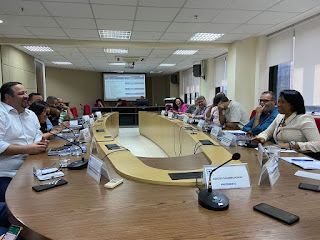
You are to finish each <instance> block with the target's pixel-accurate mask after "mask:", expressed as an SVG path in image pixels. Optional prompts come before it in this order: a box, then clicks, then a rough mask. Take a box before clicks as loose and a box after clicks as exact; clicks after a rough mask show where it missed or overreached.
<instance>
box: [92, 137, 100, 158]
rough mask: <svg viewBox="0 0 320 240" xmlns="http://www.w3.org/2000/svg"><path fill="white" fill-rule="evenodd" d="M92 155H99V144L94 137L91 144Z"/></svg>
mask: <svg viewBox="0 0 320 240" xmlns="http://www.w3.org/2000/svg"><path fill="white" fill-rule="evenodd" d="M92 153H99V149H98V144H97V141H96V139H95V137H94V136H92V139H91V144H90V155H91V154H92Z"/></svg>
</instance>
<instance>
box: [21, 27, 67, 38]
mask: <svg viewBox="0 0 320 240" xmlns="http://www.w3.org/2000/svg"><path fill="white" fill-rule="evenodd" d="M27 29H28V30H29V31H30V32H32V33H33V34H34V35H41V36H52V37H54V36H62V37H64V36H66V34H65V33H64V32H63V31H62V29H61V28H36V27H27Z"/></svg>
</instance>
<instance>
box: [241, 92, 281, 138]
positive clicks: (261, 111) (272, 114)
mask: <svg viewBox="0 0 320 240" xmlns="http://www.w3.org/2000/svg"><path fill="white" fill-rule="evenodd" d="M275 105H276V95H275V94H274V93H273V92H271V91H265V92H263V93H262V94H261V96H260V99H259V106H258V107H257V108H256V115H255V117H254V118H252V119H251V121H250V122H249V123H247V125H245V126H244V127H243V129H242V130H243V131H245V132H248V133H249V134H252V135H253V136H256V135H258V134H259V133H261V132H262V131H264V130H266V129H267V128H268V127H269V125H270V124H271V123H272V122H273V120H274V119H275V118H276V117H277V115H278V113H279V112H278V109H277V108H276V107H275ZM271 141H272V140H271Z"/></svg>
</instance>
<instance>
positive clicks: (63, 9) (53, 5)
mask: <svg viewBox="0 0 320 240" xmlns="http://www.w3.org/2000/svg"><path fill="white" fill-rule="evenodd" d="M43 4H44V5H45V7H46V8H47V9H48V11H49V12H50V13H51V15H52V16H54V17H83V18H93V16H92V12H91V8H90V5H89V4H83V3H63V2H43Z"/></svg>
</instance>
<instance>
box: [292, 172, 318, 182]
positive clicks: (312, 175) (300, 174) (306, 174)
mask: <svg viewBox="0 0 320 240" xmlns="http://www.w3.org/2000/svg"><path fill="white" fill-rule="evenodd" d="M294 175H295V176H298V177H305V178H311V179H316V180H320V174H319V173H310V172H305V171H297V172H296V173H295V174H294Z"/></svg>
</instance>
